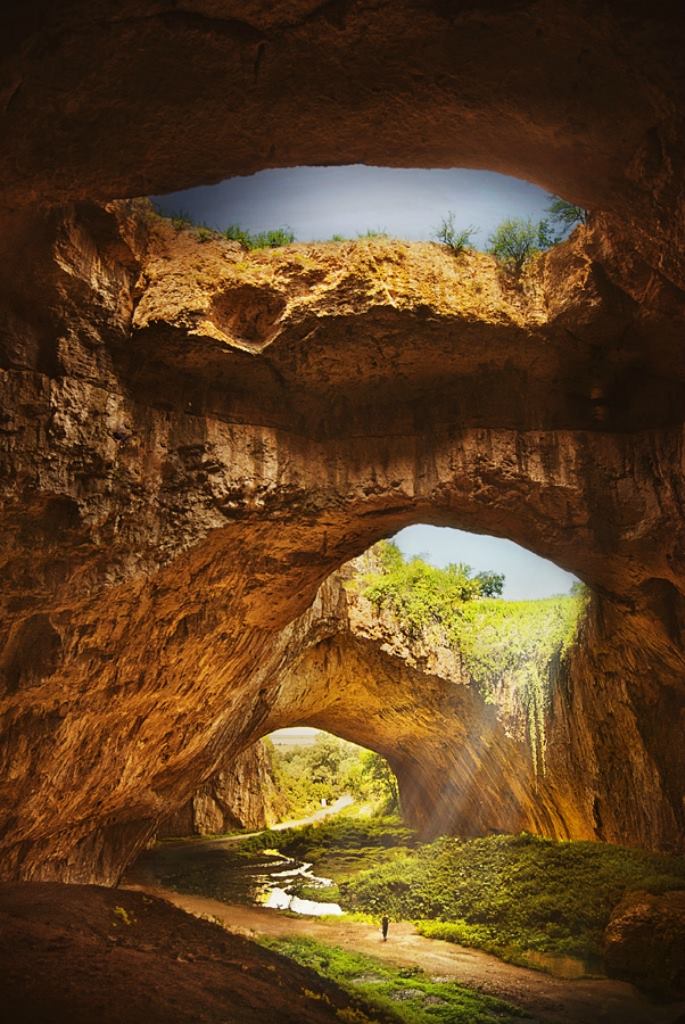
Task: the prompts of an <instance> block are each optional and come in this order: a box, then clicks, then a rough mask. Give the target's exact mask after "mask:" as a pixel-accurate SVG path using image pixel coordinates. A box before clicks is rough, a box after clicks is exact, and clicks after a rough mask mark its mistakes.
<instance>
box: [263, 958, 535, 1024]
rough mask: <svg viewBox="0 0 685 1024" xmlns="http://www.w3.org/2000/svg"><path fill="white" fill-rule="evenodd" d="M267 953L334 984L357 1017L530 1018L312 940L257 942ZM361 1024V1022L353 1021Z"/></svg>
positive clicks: (443, 1021) (460, 1023) (415, 1023)
mask: <svg viewBox="0 0 685 1024" xmlns="http://www.w3.org/2000/svg"><path fill="white" fill-rule="evenodd" d="M260 941H261V942H262V943H263V944H264V945H265V946H268V948H270V949H273V950H275V951H276V952H278V953H281V954H282V955H283V956H287V957H290V959H292V960H295V961H296V962H297V963H298V964H302V965H303V966H305V967H309V968H310V969H311V970H313V971H316V973H317V974H320V975H323V977H325V978H329V979H330V980H331V981H335V982H336V983H337V984H338V985H340V987H341V988H343V989H344V990H345V991H346V992H348V993H350V994H351V995H352V996H357V997H361V999H362V1000H363V1004H366V1006H365V1007H364V1005H363V1004H362V1006H360V1011H359V1012H360V1013H361V1014H364V1012H366V1013H367V1017H366V1019H367V1020H368V1019H369V1017H368V1011H369V1009H371V1010H372V1012H373V1013H374V1016H373V1017H372V1018H371V1019H372V1020H373V1019H378V1017H377V1016H376V1015H377V1014H380V1015H381V1017H380V1019H381V1020H384V1021H388V1022H391V1021H392V1022H398V1024H399V1022H402V1024H506V1022H508V1021H512V1022H513V1021H516V1022H519V1021H521V1019H522V1018H523V1019H525V1020H530V1018H529V1017H526V1015H525V1014H524V1013H523V1012H522V1011H521V1010H518V1009H516V1007H513V1006H510V1005H509V1004H508V1003H505V1002H503V1001H502V1000H500V999H494V998H492V997H491V996H485V995H481V994H480V993H477V992H473V991H471V990H470V989H467V988H464V987H463V986H461V985H458V984H456V983H455V982H440V981H432V980H431V978H430V977H428V976H427V975H426V974H424V973H423V971H421V970H419V969H418V968H416V967H410V968H401V967H395V966H392V965H390V964H387V963H385V962H383V961H381V960H377V959H376V958H375V957H370V956H365V955H363V954H361V953H351V952H349V951H348V950H343V949H340V948H339V947H337V946H328V945H324V944H323V943H320V942H315V941H314V940H313V939H303V938H287V939H261V940H260ZM358 1019H359V1020H360V1021H361V1020H363V1019H364V1017H363V1016H361V1017H359V1018H358Z"/></svg>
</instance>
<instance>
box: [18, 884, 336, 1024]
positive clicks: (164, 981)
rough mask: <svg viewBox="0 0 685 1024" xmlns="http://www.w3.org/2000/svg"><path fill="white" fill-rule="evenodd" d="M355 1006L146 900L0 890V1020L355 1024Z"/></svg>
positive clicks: (34, 1023) (27, 1023) (39, 887)
mask: <svg viewBox="0 0 685 1024" xmlns="http://www.w3.org/2000/svg"><path fill="white" fill-rule="evenodd" d="M353 1005H354V1004H353V1002H352V1000H351V999H350V997H349V996H348V995H347V994H346V993H345V992H343V991H342V990H341V989H340V988H339V987H338V986H337V985H335V984H333V983H331V982H329V981H327V980H326V979H324V978H320V977H319V975H317V974H315V973H314V972H312V971H310V970H308V969H307V968H303V967H300V966H299V965H298V964H295V963H294V962H293V961H292V960H287V959H284V958H283V957H280V956H279V955H277V954H275V953H273V952H271V951H270V950H267V949H264V948H262V947H261V946H259V945H257V944H256V943H254V942H247V941H246V940H245V939H244V938H242V937H241V936H239V935H233V934H231V933H230V932H227V931H226V930H225V929H224V928H221V927H219V926H218V925H216V924H213V923H211V922H208V921H200V920H198V919H197V917H194V916H192V915H190V914H187V913H184V912H183V911H182V910H180V909H178V908H177V907H174V906H172V905H171V904H170V903H168V902H166V901H163V900H159V899H155V898H154V897H151V896H148V895H146V894H144V893H139V892H126V891H122V890H116V889H107V888H104V887H101V886H90V885H88V886H86V885H63V884H60V883H56V882H55V883H53V882H42V883H41V882H23V883H21V882H19V883H2V884H0V1007H1V1011H0V1016H1V1017H2V1019H3V1020H4V1021H7V1022H8V1024H9V1022H11V1024H47V1022H49V1024H93V1021H98V1024H295V1022H297V1024H331V1022H335V1021H339V1020H340V1019H356V1018H354V1016H353V1014H354V1009H353ZM339 1014H341V1015H342V1016H339ZM346 1014H347V1017H346V1016H345V1015H346Z"/></svg>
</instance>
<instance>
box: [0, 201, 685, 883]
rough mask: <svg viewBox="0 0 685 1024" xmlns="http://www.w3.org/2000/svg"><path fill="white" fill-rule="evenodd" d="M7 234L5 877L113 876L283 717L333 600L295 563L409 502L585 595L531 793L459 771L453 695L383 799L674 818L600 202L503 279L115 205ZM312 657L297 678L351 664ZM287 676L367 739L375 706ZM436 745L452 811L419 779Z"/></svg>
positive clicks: (651, 826)
mask: <svg viewBox="0 0 685 1024" xmlns="http://www.w3.org/2000/svg"><path fill="white" fill-rule="evenodd" d="M3 246H4V249H3V253H4V256H3V258H4V260H5V265H4V268H0V269H1V270H2V273H0V289H1V294H0V300H1V301H0V308H1V309H2V316H3V340H2V345H3V349H2V351H3V355H2V363H1V366H2V369H1V370H0V388H1V401H2V417H3V418H2V421H1V423H0V437H1V439H2V446H1V448H0V471H1V476H2V487H3V531H2V535H1V538H2V540H1V543H2V548H1V558H2V578H3V588H2V594H1V595H0V601H1V602H2V616H1V618H0V650H1V653H0V680H1V683H2V698H1V700H2V703H1V704H0V712H1V713H2V716H3V718H2V722H3V726H2V730H1V733H0V737H1V738H0V766H1V768H2V773H1V776H2V780H3V781H2V783H1V786H2V789H1V790H0V796H1V797H2V808H3V811H2V813H3V818H2V836H3V838H2V844H3V860H2V872H3V874H4V875H5V876H6V877H26V878H50V877H52V878H60V879H71V880H94V879H102V880H108V881H111V880H114V879H116V877H117V876H118V874H119V873H120V871H121V870H122V868H123V867H124V866H125V864H126V863H127V861H128V860H130V858H131V857H132V856H133V855H134V854H135V851H136V849H138V848H139V847H140V846H141V845H142V844H143V843H144V842H145V841H146V839H147V838H148V836H149V835H150V834H152V833H153V832H154V831H155V830H156V828H157V827H158V824H159V822H160V821H161V820H162V819H163V818H165V817H167V816H168V814H169V813H170V811H173V810H174V809H175V808H177V807H179V806H182V805H183V804H184V803H185V802H186V801H187V800H189V799H190V798H191V796H192V794H193V793H194V792H195V791H196V790H197V789H198V787H199V786H201V785H203V784H204V783H205V782H206V781H207V780H208V779H210V778H211V776H212V775H213V774H214V773H215V772H216V771H217V769H218V767H219V765H220V764H221V763H223V762H224V759H225V758H226V757H230V756H231V754H232V752H236V753H237V752H239V751H240V750H243V749H244V748H245V747H246V746H247V745H248V744H249V743H250V742H252V741H253V740H256V739H257V738H259V736H261V735H263V734H264V733H265V732H266V731H268V729H269V728H270V727H275V725H276V718H277V717H278V724H287V720H289V721H291V722H292V721H294V720H299V719H300V717H301V715H302V707H303V705H302V704H300V702H299V698H298V700H297V701H296V700H294V699H291V698H289V697H288V692H287V687H286V686H285V680H287V679H289V678H291V677H292V671H291V669H292V666H293V665H295V664H298V663H299V661H300V659H302V658H303V657H305V656H306V658H307V659H308V660H310V661H311V659H314V660H315V661H316V659H320V658H321V650H322V648H321V646H320V641H323V640H324V639H325V638H326V637H330V636H331V635H332V634H336V635H337V634H338V633H339V631H340V622H341V621H343V620H345V615H346V613H345V615H343V610H342V609H341V605H340V599H339V597H335V594H334V592H333V591H331V593H330V594H329V596H328V597H326V598H325V599H324V598H323V597H322V596H321V595H320V597H319V599H317V600H316V601H314V599H315V596H316V593H317V588H319V586H320V584H321V583H322V581H323V580H324V579H325V578H326V577H327V576H328V574H329V573H330V572H331V571H332V570H334V569H335V568H336V567H338V566H339V565H341V564H342V563H343V562H345V561H346V560H347V559H348V558H350V557H352V556H354V555H357V554H359V553H360V552H361V551H363V550H364V549H365V548H366V547H368V546H369V545H370V544H371V543H373V542H374V541H375V540H377V539H379V538H380V537H382V536H387V535H389V534H392V533H393V532H394V531H395V530H396V529H398V528H399V527H401V526H403V525H406V524H408V523H411V522H417V521H422V522H435V523H438V524H445V525H448V524H450V525H454V526H459V527H461V528H464V529H475V530H481V531H485V532H491V533H494V534H498V535H501V536H507V537H510V538H512V539H514V540H516V541H518V542H520V543H522V544H524V545H526V546H528V547H530V548H532V549H533V550H536V551H537V552H538V553H540V554H542V555H544V556H546V557H550V558H553V559H554V560H555V561H557V562H558V563H559V564H560V565H562V566H564V567H565V568H568V569H571V570H573V571H575V572H576V573H577V574H578V575H579V576H580V577H581V578H583V579H584V580H585V581H586V582H587V583H589V584H590V585H591V586H592V587H594V588H595V590H596V591H597V593H598V595H599V598H598V600H597V602H596V604H595V610H594V612H593V617H592V619H591V623H590V625H589V627H588V632H587V637H586V643H585V645H584V647H583V648H582V650H581V652H580V654H579V655H578V657H577V659H576V660H575V661H574V662H573V664H572V665H571V666H570V668H569V670H568V674H567V677H566V678H565V680H564V684H563V686H562V687H560V689H559V692H558V696H557V698H556V700H555V703H554V706H553V708H552V710H551V716H552V717H551V720H550V723H549V724H548V734H549V736H550V745H551V746H552V747H553V749H554V751H555V756H554V758H551V759H550V762H549V763H550V769H549V776H548V778H547V781H546V783H545V787H546V788H545V792H544V794H542V795H540V793H539V792H537V791H535V790H534V789H532V788H531V786H532V785H533V783H532V782H531V780H530V778H529V776H528V775H526V773H525V770H524V768H523V767H521V769H520V778H519V779H518V780H517V782H516V786H515V787H514V793H513V796H512V795H511V790H512V786H511V784H510V780H511V777H512V775H513V774H515V773H517V772H519V769H518V768H515V767H513V766H514V765H523V763H524V761H523V759H522V758H521V757H520V756H519V754H516V755H514V753H512V754H511V758H513V760H512V759H511V758H510V757H509V755H508V754H507V755H506V756H504V755H502V757H501V758H500V757H499V755H497V756H494V755H492V753H489V754H488V755H487V757H486V759H485V760H482V759H481V761H480V762H479V761H478V759H475V758H474V757H472V756H471V754H468V757H469V758H470V760H469V767H468V769H467V768H466V767H465V765H466V764H467V762H466V760H464V759H462V760H460V756H459V754H458V752H455V746H454V744H452V747H450V737H451V736H452V735H453V734H455V735H463V732H464V729H465V728H466V726H465V725H464V723H463V722H462V723H461V725H460V724H459V714H461V713H462V712H461V711H455V712H454V713H452V712H450V713H449V714H446V715H445V716H444V717H443V718H442V719H441V721H443V722H445V729H444V734H443V736H442V740H441V738H440V736H439V735H438V733H439V732H441V731H442V726H441V727H440V730H437V731H436V729H435V728H433V732H432V737H431V741H430V743H428V742H426V743H423V742H419V740H418V739H416V742H414V743H413V744H410V745H408V746H407V748H406V750H404V752H403V748H402V747H401V746H399V745H398V744H397V743H395V744H394V747H393V752H392V755H391V759H392V760H393V766H394V767H395V768H396V770H397V772H398V775H399V777H400V780H401V782H402V786H403V793H404V796H405V803H406V806H407V807H408V809H409V813H410V816H411V817H412V820H414V821H416V822H417V823H418V824H422V823H425V822H427V821H428V820H433V821H439V822H440V823H446V824H451V825H453V826H455V827H456V826H457V825H458V824H459V822H464V821H466V819H467V818H468V817H469V816H470V817H471V819H472V820H473V821H476V822H477V826H476V827H477V828H481V827H486V826H487V827H508V825H509V824H511V823H512V822H522V823H523V824H524V825H525V827H531V828H534V829H537V830H539V831H544V832H547V833H551V834H557V835H583V836H587V835H596V836H598V837H603V838H607V839H612V840H616V841H623V842H628V843H639V844H643V845H648V846H682V843H683V836H684V835H685V825H684V820H683V814H684V809H683V803H682V794H683V780H684V779H685V766H684V765H683V752H682V750H683V746H682V743H681V742H680V738H681V729H682V716H683V701H684V692H685V691H684V688H683V683H682V679H683V674H682V665H683V656H682V621H683V603H682V579H683V574H682V552H683V550H684V537H683V507H682V502H683V499H682V493H683V492H682V460H683V454H682V452H683V448H682V408H683V405H682V395H683V390H682V389H683V382H684V380H685V373H684V369H685V368H684V367H683V359H682V353H681V345H680V337H681V333H680V307H679V306H678V305H677V303H676V301H675V297H674V293H673V292H671V291H668V289H663V288H662V289H659V288H652V289H651V291H649V294H648V296H647V297H645V295H644V294H642V296H641V301H639V302H638V301H637V299H636V297H635V296H636V295H637V292H638V290H639V288H640V287H642V288H643V289H644V288H645V287H646V285H645V281H644V280H643V279H639V280H638V278H636V277H634V276H631V275H630V274H629V273H628V270H630V269H631V268H630V267H628V270H626V267H625V266H624V265H622V264H621V261H620V252H618V250H617V249H616V246H615V245H614V246H612V245H610V244H609V242H608V241H607V239H606V236H604V235H602V234H600V233H598V231H597V230H595V231H594V233H593V232H592V231H590V232H585V233H583V232H579V233H577V234H576V235H575V236H574V238H573V239H572V240H571V241H570V242H569V243H567V244H565V245H563V246H561V247H559V248H558V249H556V250H554V251H553V252H552V253H550V254H549V256H547V257H545V258H544V259H542V260H541V261H539V263H538V264H537V265H536V267H535V268H534V269H533V271H532V272H531V274H530V275H529V276H528V278H527V280H526V282H525V283H524V285H523V286H522V287H519V286H517V285H515V284H512V282H508V281H507V280H505V279H503V278H502V276H501V275H500V273H499V271H498V269H497V267H496V265H495V264H494V262H493V261H492V260H491V259H490V258H489V257H487V256H484V255H480V254H474V255H468V256H466V257H464V258H462V259H460V260H455V259H454V258H453V257H452V256H451V255H450V254H449V253H447V252H446V251H445V250H443V249H441V248H439V247H437V246H435V245H429V244H415V245H407V244H404V243H392V242H391V243H385V242H360V243H352V244H344V245H335V244H331V245H319V246H317V245H312V246H295V247H292V248H289V249H287V250H281V251H273V252H263V253H256V254H253V255H249V256H248V255H246V254H245V253H243V252H242V251H240V250H239V248H238V247H237V246H236V245H235V244H232V243H228V242H220V241H217V242H214V241H210V242H206V243H201V242H199V241H198V239H197V238H196V237H195V234H194V233H193V232H192V231H190V232H180V233H177V232H175V231H174V229H173V228H172V227H171V226H170V225H169V224H168V223H166V222H163V221H160V220H158V219H156V218H154V217H151V215H150V213H149V211H148V210H147V209H146V208H145V206H141V205H140V204H138V205H136V204H134V205H133V206H128V205H125V204H124V205H117V204H115V205H113V206H110V207H108V208H102V207H97V206H92V205H83V206H78V207H74V208H71V209H69V210H67V211H65V212H62V213H57V212H53V213H50V214H41V213H36V212H32V213H31V214H19V213H17V214H15V215H14V217H13V218H12V219H11V220H8V227H7V231H6V233H5V236H4V238H3ZM633 269H634V268H633ZM621 282H622V283H621ZM648 298H649V301H647V299H648ZM323 593H324V592H322V594H323ZM312 602H314V604H313V605H312ZM308 609H309V610H308ZM341 617H342V618H341ZM335 642H336V643H342V644H343V648H344V649H345V651H346V652H347V653H346V654H345V657H347V656H348V654H349V656H350V657H351V658H353V659H357V660H358V659H359V658H363V659H364V658H371V664H372V665H375V666H378V665H380V664H381V662H383V664H385V662H384V659H383V658H382V657H380V655H378V654H377V653H376V648H375V647H374V644H373V643H371V646H370V647H369V644H368V643H366V642H365V643H364V644H362V645H361V646H360V642H359V641H358V640H354V641H352V639H348V640H345V641H344V642H343V641H341V640H336V641H335ZM353 648H354V650H352V649H353ZM369 651H372V652H373V653H369ZM308 652H311V653H308ZM364 652H366V653H364ZM393 666H394V667H393V668H392V670H390V669H388V671H391V672H392V673H393V674H395V675H397V676H398V677H402V678H403V679H404V680H405V683H406V681H407V680H408V679H409V678H412V677H411V673H408V674H407V673H406V671H405V667H403V666H402V664H399V663H398V664H395V663H393ZM316 671H317V674H318V678H319V679H323V680H326V679H328V682H327V683H326V684H325V686H324V687H323V691H321V690H319V691H317V692H318V693H319V694H320V695H321V694H322V692H328V693H329V694H330V692H331V691H332V690H333V689H336V688H338V685H339V683H340V681H341V680H343V681H345V680H347V681H348V682H349V680H348V677H347V676H346V674H345V671H342V674H336V673H331V670H330V668H325V671H324V670H323V669H319V668H317V670H316ZM384 671H385V669H384ZM336 672H337V670H336ZM403 673H404V674H403ZM288 685H289V684H288ZM317 685H318V684H317ZM345 685H347V682H345ZM403 685H404V684H403ZM343 689H344V688H343V687H342V686H341V687H340V692H341V693H342V692H343ZM302 699H304V698H302ZM316 700H317V701H319V697H318V696H316ZM308 707H309V708H310V717H311V720H312V721H314V720H315V719H316V721H317V722H318V723H319V724H322V725H324V724H325V727H327V728H331V729H332V731H340V732H342V730H343V728H344V729H345V733H344V734H348V738H350V739H357V740H359V741H360V742H367V741H368V745H370V746H375V747H376V748H377V749H380V750H381V751H382V752H387V749H388V746H389V743H390V732H382V730H381V729H380V725H379V726H378V730H377V735H376V739H375V741H373V742H371V740H373V737H368V736H366V735H364V736H362V735H361V732H359V730H360V729H361V725H360V724H359V719H358V716H357V718H354V717H353V718H350V719H349V721H350V722H352V723H353V724H354V723H357V724H354V728H352V725H350V726H349V730H348V729H347V727H346V726H345V722H344V721H343V718H344V715H343V712H342V711H341V713H340V714H341V715H343V717H342V718H339V719H338V720H337V729H336V728H334V726H335V725H336V719H335V716H334V715H333V714H332V712H330V711H329V710H326V708H329V707H330V705H329V704H327V703H326V702H325V701H324V698H323V696H320V701H319V707H318V708H316V707H313V706H312V705H311V704H310V705H308ZM405 712H406V715H407V716H409V718H410V719H412V720H414V719H416V716H417V714H418V712H417V708H416V705H413V704H411V703H408V704H407V705H406V707H405ZM430 713H431V714H432V713H433V709H432V707H431V709H430ZM464 713H465V712H464ZM350 714H351V711H350V709H349V708H348V709H347V710H346V711H345V715H347V716H349V715H350ZM426 714H428V711H426ZM467 717H468V716H467ZM286 719H287V720H286ZM326 723H327V724H326ZM348 725H349V722H348ZM395 728H399V723H398V720H395V723H394V725H393V729H395ZM498 728H499V726H498ZM352 733H354V735H353V734H352ZM393 734H394V733H393ZM493 735H494V734H493ZM504 739H506V737H504ZM504 739H502V743H503V744H504ZM440 742H442V745H443V747H444V751H443V753H441V754H440V755H439V756H438V753H437V752H436V751H437V748H438V747H439V746H440ZM471 742H472V743H473V744H475V745H474V746H473V747H469V746H468V744H466V746H463V750H465V751H466V752H467V753H468V751H469V750H471V752H473V750H475V749H476V747H477V746H478V743H477V738H476V740H474V741H471ZM507 742H508V741H507ZM498 743H499V740H498ZM504 745H505V746H506V744H504ZM507 749H508V748H507ZM523 753H525V751H523ZM464 757H466V754H465V755H464ZM448 763H449V764H450V765H452V766H453V770H452V769H451V773H450V778H451V779H456V778H457V777H458V775H459V771H461V770H462V768H464V770H465V771H467V773H468V779H469V792H471V793H477V792H479V791H480V792H482V793H483V794H485V796H484V797H483V809H482V813H480V812H478V813H477V803H476V801H475V800H471V801H470V802H469V803H468V807H467V810H468V814H467V813H466V811H465V812H464V813H463V814H462V813H459V814H455V813H454V808H455V807H456V806H458V801H459V791H458V790H454V796H449V798H445V795H444V793H438V792H436V791H435V778H436V766H438V770H441V766H444V765H446V764H448ZM502 779H504V785H503V784H502ZM455 784H456V783H455ZM536 785H538V784H537V783H536ZM448 792H450V791H448ZM440 808H442V809H440Z"/></svg>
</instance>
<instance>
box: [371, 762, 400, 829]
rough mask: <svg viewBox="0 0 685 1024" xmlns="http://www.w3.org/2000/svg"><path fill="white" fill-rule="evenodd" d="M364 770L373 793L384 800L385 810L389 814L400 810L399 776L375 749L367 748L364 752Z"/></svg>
mask: <svg viewBox="0 0 685 1024" xmlns="http://www.w3.org/2000/svg"><path fill="white" fill-rule="evenodd" d="M362 771H363V774H364V776H366V778H367V779H368V780H369V784H370V787H369V788H370V789H371V790H372V791H373V795H374V796H376V797H377V798H378V799H379V800H381V801H382V802H383V804H384V807H383V811H384V812H385V813H386V814H387V813H390V812H391V811H396V810H399V806H400V792H399V788H398V786H397V778H396V777H395V773H394V772H393V770H392V768H391V767H390V765H389V764H388V762H387V761H386V760H385V758H384V757H382V756H381V755H380V754H377V753H375V751H372V750H366V751H365V752H364V753H363V754H362Z"/></svg>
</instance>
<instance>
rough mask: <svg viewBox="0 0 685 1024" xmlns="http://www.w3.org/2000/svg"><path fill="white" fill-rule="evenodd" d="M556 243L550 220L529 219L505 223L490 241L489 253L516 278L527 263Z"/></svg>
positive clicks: (496, 230) (509, 220)
mask: <svg viewBox="0 0 685 1024" xmlns="http://www.w3.org/2000/svg"><path fill="white" fill-rule="evenodd" d="M556 241H557V239H556V237H555V236H554V235H553V234H552V231H551V229H550V226H549V221H548V220H546V219H545V220H540V221H538V222H537V223H534V222H533V220H531V218H530V217H528V219H527V220H523V218H522V217H509V218H508V219H507V220H503V221H502V223H501V224H499V225H498V227H497V228H496V229H495V231H494V232H493V234H491V235H490V238H489V239H488V252H490V253H492V255H493V256H494V257H495V258H496V259H497V260H499V261H500V263H502V264H503V265H504V266H505V267H507V269H509V270H511V271H512V272H513V273H514V274H516V275H517V276H518V275H520V274H521V272H522V270H523V268H524V266H525V265H526V263H527V262H528V261H529V260H530V259H532V258H533V256H536V255H537V254H538V253H539V252H542V251H543V250H544V249H549V247H550V246H551V245H554V244H555V242H556Z"/></svg>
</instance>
